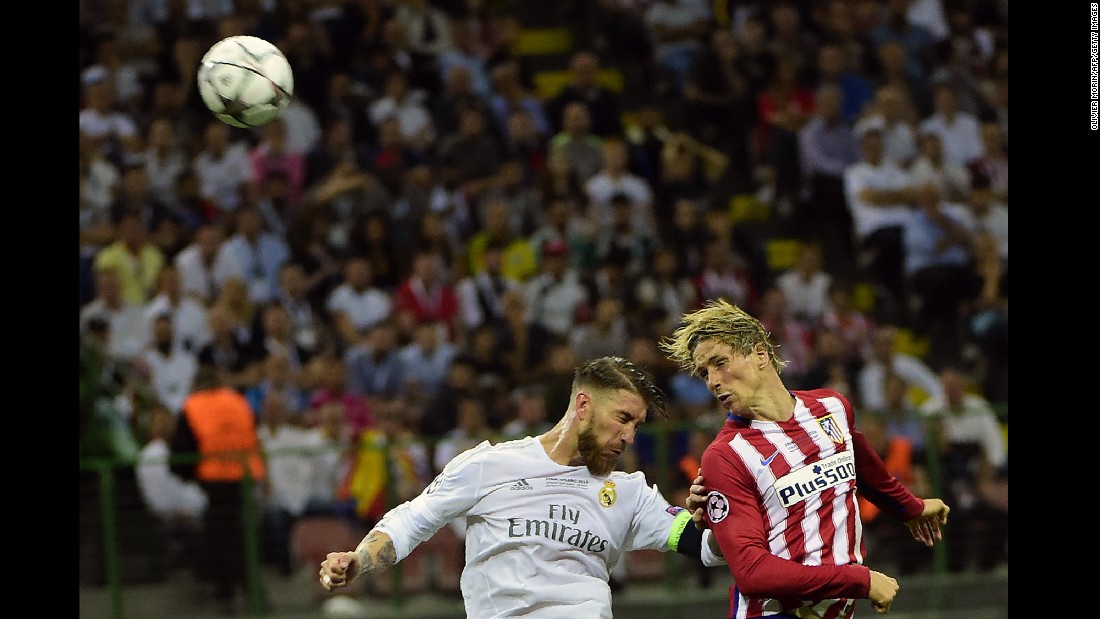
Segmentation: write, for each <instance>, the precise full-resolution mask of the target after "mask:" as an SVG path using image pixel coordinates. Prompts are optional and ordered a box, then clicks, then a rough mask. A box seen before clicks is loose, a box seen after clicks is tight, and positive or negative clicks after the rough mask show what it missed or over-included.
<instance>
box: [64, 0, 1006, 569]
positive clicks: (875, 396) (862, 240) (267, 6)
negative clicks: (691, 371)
mask: <svg viewBox="0 0 1100 619" xmlns="http://www.w3.org/2000/svg"><path fill="white" fill-rule="evenodd" d="M523 4H524V3H522V2H504V1H495V2H494V1H491V0H466V1H462V0H280V1H279V2H275V1H273V0H220V1H219V0H210V1H200V0H144V1H139V0H82V2H81V3H80V9H81V10H80V29H79V35H80V78H79V79H80V83H79V86H80V197H79V202H80V280H79V282H80V289H79V293H80V325H81V350H82V357H81V358H82V360H85V359H96V360H97V363H98V365H95V366H94V369H93V370H91V376H90V377H89V376H85V375H82V394H89V398H88V399H87V400H86V401H87V402H89V404H87V405H86V406H84V407H83V408H82V411H81V412H82V424H83V425H82V428H85V427H90V426H92V425H94V422H95V420H99V419H101V418H102V417H103V415H104V414H105V413H103V410H102V409H103V406H102V405H103V403H104V401H106V402H108V403H109V404H110V405H112V406H114V407H115V408H116V409H117V410H119V411H122V414H124V415H125V418H126V419H127V423H128V424H129V425H130V427H131V428H132V430H133V434H134V437H135V440H136V442H137V444H138V445H142V444H145V443H146V442H148V441H152V440H156V438H157V437H159V436H160V435H161V434H163V432H164V430H163V429H162V428H161V426H162V425H163V423H164V420H163V411H164V410H167V411H169V412H171V413H174V414H178V411H179V406H180V403H181V401H182V399H183V398H184V397H186V395H187V394H188V393H189V391H190V389H191V383H192V381H193V379H194V377H195V373H196V371H197V369H198V368H199V367H200V366H204V365H213V366H216V367H217V368H218V370H219V372H220V373H221V375H222V379H223V380H224V381H225V382H226V384H229V385H232V386H234V387H236V388H237V389H239V390H240V391H241V392H242V393H244V394H245V395H246V396H247V397H248V398H249V401H250V403H251V404H252V405H253V407H254V409H255V412H256V414H257V419H258V420H260V422H261V423H263V424H264V426H263V432H262V436H263V437H266V440H270V441H271V445H273V446H274V445H276V444H291V445H295V446H298V447H301V446H303V445H306V446H309V445H321V444H330V443H333V442H335V443H339V444H343V445H345V446H346V445H354V444H356V443H357V441H360V440H366V439H364V437H367V438H369V440H372V441H397V440H398V437H400V441H403V443H402V444H404V442H408V440H410V439H409V437H410V436H411V437H413V438H415V439H417V440H421V441H423V442H425V443H426V444H429V445H431V446H434V447H435V448H434V449H431V450H429V452H428V454H427V455H426V456H425V455H421V456H418V457H417V458H414V459H410V460H408V461H406V462H405V469H404V470H407V471H408V476H409V478H410V479H409V482H410V484H411V485H412V487H417V486H418V485H420V487H422V485H423V484H426V483H427V482H428V481H429V480H430V479H431V476H432V475H433V474H434V471H438V470H439V468H440V467H441V466H442V465H443V464H445V461H446V459H447V458H448V457H450V456H452V455H454V454H455V453H457V452H459V451H461V450H462V449H465V448H467V447H469V446H470V445H472V444H473V443H474V442H476V441H478V440H481V439H483V438H491V437H501V436H516V435H521V434H524V433H534V432H537V429H538V428H542V427H545V426H546V424H547V423H552V422H553V421H555V420H556V419H557V418H559V417H560V415H562V414H563V413H564V411H565V409H566V403H565V402H563V398H564V397H566V396H567V394H568V391H569V389H568V385H569V380H570V377H571V374H572V368H573V367H574V366H576V365H577V364H578V363H580V362H581V361H583V360H584V359H587V358H590V357H593V356H598V355H604V354H617V355H624V356H631V355H634V354H641V353H640V352H638V351H641V350H644V349H645V341H646V340H648V341H649V342H651V343H652V342H655V341H657V340H659V339H660V338H661V337H664V336H666V335H669V334H670V333H671V330H672V329H673V328H674V327H675V325H676V321H677V320H678V318H679V316H680V315H681V314H682V313H683V312H684V311H687V310H690V309H693V308H696V307H698V306H700V305H701V304H702V303H703V302H704V301H705V300H707V299H709V298H714V297H718V296H722V297H725V298H727V299H729V300H731V301H733V302H735V303H737V304H739V305H741V306H742V307H744V308H746V309H747V310H748V311H750V312H751V313H753V314H754V315H758V316H760V318H761V320H762V321H763V322H764V324H765V325H767V327H768V328H769V330H770V331H771V332H772V335H773V337H775V338H776V340H777V342H778V343H779V344H780V348H779V352H780V355H782V356H783V357H784V358H786V359H788V361H790V362H791V364H790V366H789V367H788V372H789V375H788V376H786V377H785V380H786V381H787V383H788V384H789V385H790V386H791V387H792V388H814V387H819V386H825V385H828V386H831V387H835V388H838V389H840V390H841V391H842V392H844V393H845V394H847V395H848V397H849V398H850V399H851V400H852V402H853V403H854V404H855V406H856V408H857V409H860V410H863V409H868V410H870V409H874V410H885V409H886V404H885V402H886V398H885V395H884V394H885V393H886V391H887V384H888V382H889V381H890V380H893V379H896V378H900V379H901V380H902V381H903V383H904V386H905V387H907V388H912V389H918V390H923V391H924V396H925V397H931V398H935V399H937V401H938V399H942V398H943V397H944V394H943V387H942V385H941V384H940V379H939V373H940V372H941V371H955V370H956V369H958V370H960V371H964V372H965V373H966V375H967V377H968V383H967V384H968V386H969V389H970V391H971V392H973V393H975V394H980V395H981V396H982V397H984V398H985V399H986V400H987V401H989V402H995V403H1004V402H1007V397H1008V388H1007V358H1008V351H1007V319H1008V311H1007V309H1008V305H1007V302H1008V287H1007V281H1008V225H1007V211H1008V209H1007V204H1008V155H1007V153H1008V99H1007V93H1008V72H1007V71H1008V66H1007V65H1008V40H1007V19H1008V16H1007V2H1004V1H1000V0H827V1H821V2H818V1H809V0H805V1H803V0H779V1H749V2H736V3H727V2H714V3H712V2H708V1H705V0H600V1H599V2H595V1H593V2H587V1H584V2H561V3H545V5H546V7H547V10H550V11H557V12H559V14H560V18H561V20H562V23H569V22H568V21H566V20H574V21H573V22H572V23H573V25H574V28H573V30H574V33H575V37H574V49H573V51H572V52H570V53H569V54H567V57H565V58H563V59H562V60H563V69H564V70H567V71H568V73H569V82H568V84H566V85H565V86H564V87H563V88H562V89H561V90H560V91H558V92H555V93H552V94H545V93H540V91H539V90H538V88H536V80H535V77H536V74H537V70H536V69H537V67H536V66H535V65H533V64H532V59H531V57H528V56H523V55H519V54H518V53H517V51H516V47H515V42H516V38H517V36H518V34H519V33H520V32H521V30H522V29H523V27H525V24H524V23H523V20H524V18H525V16H526V15H527V14H528V13H530V11H529V10H528V11H524V10H523ZM551 6H553V7H554V8H550V7H551ZM578 20H580V21H578ZM239 34H247V35H253V36H259V37H262V38H265V39H268V40H270V41H272V42H274V43H275V44H276V45H278V46H279V47H280V49H282V50H283V51H284V53H285V54H286V56H287V58H288V59H289V61H290V64H291V66H292V67H293V70H294V78H295V89H294V97H293V101H292V103H291V105H290V106H289V107H288V108H287V109H286V110H285V111H284V112H283V113H282V114H281V116H280V117H279V118H278V119H277V120H276V121H273V122H271V123H270V124H268V125H266V126H264V127H261V128H257V129H254V130H244V129H237V128H233V127H230V126H228V125H225V124H223V123H221V122H220V121H218V120H216V119H215V118H214V117H213V116H212V115H211V114H210V113H209V111H207V110H206V109H205V108H204V107H203V105H202V103H201V101H200V99H199V97H198V95H197V91H196V84H195V72H196V68H197V66H198V61H199V58H200V57H201V56H202V54H203V52H204V51H205V50H206V49H207V48H208V47H209V46H210V45H211V44H213V43H214V42H216V41H217V40H219V39H221V38H223V37H226V36H230V35H239ZM608 70H610V71H613V72H616V74H617V75H618V76H619V77H620V78H621V82H620V84H619V85H618V86H617V87H612V86H610V85H609V83H608V82H607V81H606V80H605V79H603V76H604V75H605V74H606V72H607V71H608ZM746 202H747V203H750V204H752V205H754V207H755V212H758V213H763V214H762V215H759V216H756V217H747V216H742V215H739V214H738V213H740V212H741V211H739V210H738V209H737V208H734V205H737V204H743V203H746ZM771 238H794V239H797V241H798V243H799V248H800V249H799V252H798V257H797V259H796V260H795V261H794V262H795V263H794V264H793V265H787V266H783V267H776V266H775V265H774V263H773V261H771V260H770V259H769V252H768V246H767V241H768V240H769V239H771ZM899 330H901V331H903V332H905V333H908V334H911V335H912V338H913V339H914V340H916V341H921V339H922V338H923V339H924V340H925V341H927V342H928V343H929V346H928V350H927V352H920V353H914V354H909V353H908V352H900V351H898V350H897V348H896V343H897V333H898V331H899ZM91 349H94V350H95V351H98V352H99V353H100V355H101V356H99V357H95V356H94V355H92V354H91V353H89V350H91ZM645 364H646V365H647V366H648V369H649V370H650V371H652V372H653V373H654V374H655V376H656V377H657V379H658V381H659V383H660V384H661V386H662V387H663V388H664V389H665V391H666V393H668V394H669V395H670V404H671V406H670V408H671V410H672V411H673V413H674V415H676V416H677V417H675V418H676V419H678V420H681V421H685V420H693V419H694V418H695V417H696V416H699V415H702V416H708V415H710V413H711V411H709V410H708V409H707V407H706V406H705V405H700V404H699V403H700V402H704V403H705V402H706V401H707V400H708V398H706V394H705V392H704V393H703V397H702V398H700V397H699V389H700V385H699V383H698V381H697V380H695V379H693V378H692V377H690V376H684V375H682V374H680V373H679V372H678V371H677V368H675V367H672V366H670V365H669V364H668V363H667V362H666V361H664V360H662V359H661V357H660V355H651V356H647V358H646V360H645ZM82 367H83V366H82ZM952 376H954V374H952ZM914 410H915V409H914ZM265 417H270V418H265ZM334 420H336V421H335V422H334ZM287 424H289V425H294V426H296V427H298V428H300V429H302V430H310V431H314V432H315V433H316V436H313V437H305V438H302V437H288V436H287V435H286V434H285V432H283V431H282V430H281V429H280V428H282V427H283V426H285V425H287ZM334 424H335V425H334ZM341 424H342V428H340V427H339V426H341ZM887 427H893V426H887ZM334 428H335V429H334ZM280 442H281V443H280ZM108 443H109V441H108ZM437 444H438V445H437ZM131 451H135V452H136V449H132V450H131ZM1002 455H1003V454H1002ZM997 457H998V458H999V462H995V463H994V465H995V466H999V465H1000V464H1002V463H1003V458H1001V457H1000V456H997ZM676 458H679V455H675V458H674V459H673V460H672V461H676ZM288 467H290V464H289V463H288ZM291 468H292V467H291ZM333 468H334V467H333V465H332V464H331V463H329V464H327V465H326V466H324V467H320V468H319V469H318V471H317V474H318V479H319V478H321V477H322V476H323V477H324V478H325V479H328V480H329V481H328V482H318V483H327V484H328V486H327V489H326V490H318V489H314V491H313V492H303V491H301V489H295V488H284V487H281V486H278V485H276V486H275V487H274V488H273V491H274V493H275V494H274V495H273V496H274V497H275V498H274V499H273V502H272V505H275V506H276V508H277V509H275V508H273V509H272V510H270V511H269V516H270V518H271V519H272V520H273V521H278V524H277V525H275V526H277V527H278V528H279V529H280V530H283V531H285V530H286V526H287V525H286V522H285V517H286V514H287V513H290V514H291V515H300V514H302V513H305V512H306V511H307V510H306V505H307V504H309V505H310V509H313V506H314V504H315V503H316V502H318V501H322V500H327V501H328V502H329V503H330V504H339V503H340V502H341V500H346V499H348V498H349V493H350V492H351V491H349V490H348V487H349V485H351V486H354V484H349V476H348V475H344V476H343V478H341V476H340V475H339V474H336V473H334V471H333ZM351 468H352V469H354V468H355V467H354V466H352V467H351ZM278 470H279V468H278V467H276V468H275V469H273V470H272V473H273V474H277V471H278ZM299 473H300V471H299ZM322 473H323V475H322ZM351 477H354V475H351ZM406 494H407V492H406ZM350 496H351V498H352V499H354V493H351V494H350ZM199 508H201V506H200V505H198V502H197V501H196V506H195V507H194V509H199ZM370 509H371V506H370V505H359V506H357V507H356V513H358V514H359V515H362V516H364V517H367V516H369V514H370V513H371V511H370ZM280 552H282V553H283V555H282V556H283V557H285V553H286V548H285V547H283V548H282V549H281V550H280Z"/></svg>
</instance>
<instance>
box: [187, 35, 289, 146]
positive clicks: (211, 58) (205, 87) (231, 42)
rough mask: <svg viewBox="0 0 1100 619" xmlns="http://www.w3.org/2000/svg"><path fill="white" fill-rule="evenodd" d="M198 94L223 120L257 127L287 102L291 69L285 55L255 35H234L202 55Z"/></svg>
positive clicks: (240, 125) (273, 115)
mask: <svg viewBox="0 0 1100 619" xmlns="http://www.w3.org/2000/svg"><path fill="white" fill-rule="evenodd" d="M198 82H199V95H200V96H201V97H202V101H203V103H205V104H206V107H208V108H209V109H210V111H211V112H213V113H214V116H216V117H217V118H218V120H221V121H222V122H224V123H226V124H229V125H233V126H234V127H244V128H248V127H259V126H260V125H263V124H265V123H268V122H271V120H272V119H274V118H275V117H276V116H278V115H279V112H281V111H282V109H283V108H284V107H286V106H287V104H288V103H290V97H291V95H293V94H294V72H293V71H292V70H291V68H290V63H289V62H287V59H286V56H284V55H283V52H281V51H279V48H278V47H275V46H274V45H272V44H271V43H269V42H268V41H265V40H263V39H261V38H258V37H249V36H233V37H228V38H225V39H222V40H221V41H218V42H217V43H215V44H214V45H213V46H211V48H210V49H209V50H207V52H206V55H204V56H203V57H202V62H201V63H200V64H199V71H198Z"/></svg>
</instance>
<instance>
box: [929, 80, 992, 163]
mask: <svg viewBox="0 0 1100 619" xmlns="http://www.w3.org/2000/svg"><path fill="white" fill-rule="evenodd" d="M933 93H934V94H933V102H934V106H935V111H934V112H932V114H931V115H929V116H928V117H927V118H925V119H924V120H922V121H921V123H920V125H919V126H918V127H917V129H918V133H926V132H931V133H935V134H936V135H939V136H940V140H941V141H942V142H943V157H944V159H945V160H946V161H947V162H948V163H958V164H961V165H970V164H971V163H973V162H974V161H975V160H977V159H978V158H979V157H981V156H982V154H983V153H984V152H985V147H984V146H983V144H982V132H981V128H980V127H981V125H980V124H979V122H978V117H977V116H975V115H974V114H971V113H970V112H965V111H963V110H961V109H959V95H958V93H957V92H955V89H954V88H953V87H952V86H951V85H950V84H946V83H940V84H937V85H936V86H935V87H934V88H933Z"/></svg>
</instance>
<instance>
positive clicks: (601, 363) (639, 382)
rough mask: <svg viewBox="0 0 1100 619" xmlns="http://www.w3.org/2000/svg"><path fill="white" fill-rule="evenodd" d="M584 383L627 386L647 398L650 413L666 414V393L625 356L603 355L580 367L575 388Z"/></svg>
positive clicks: (612, 386) (607, 387)
mask: <svg viewBox="0 0 1100 619" xmlns="http://www.w3.org/2000/svg"><path fill="white" fill-rule="evenodd" d="M584 386H591V387H595V388H598V389H626V390H627V391H630V392H632V393H636V394H638V395H639V396H641V398H642V399H643V400H645V403H646V411H648V412H649V413H650V414H654V415H657V416H658V417H664V416H665V397H664V393H663V392H662V391H661V389H660V388H659V387H657V385H656V384H654V382H653V378H652V377H651V376H650V375H649V374H648V373H647V372H645V371H644V370H642V369H641V368H639V367H638V366H637V365H635V364H634V363H633V362H632V361H628V360H626V359H624V358H622V357H600V358H598V359H593V360H591V361H588V362H586V363H584V364H583V365H581V366H580V367H578V368H577V369H576V371H575V372H574V373H573V389H574V390H577V389H578V388H580V387H584Z"/></svg>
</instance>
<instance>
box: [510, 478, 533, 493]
mask: <svg viewBox="0 0 1100 619" xmlns="http://www.w3.org/2000/svg"><path fill="white" fill-rule="evenodd" d="M508 489H509V490H534V489H535V487H534V486H532V485H531V484H529V483H527V480H526V479H521V480H519V481H517V482H516V483H514V484H512V485H511V486H509V487H508Z"/></svg>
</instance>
